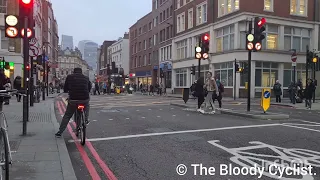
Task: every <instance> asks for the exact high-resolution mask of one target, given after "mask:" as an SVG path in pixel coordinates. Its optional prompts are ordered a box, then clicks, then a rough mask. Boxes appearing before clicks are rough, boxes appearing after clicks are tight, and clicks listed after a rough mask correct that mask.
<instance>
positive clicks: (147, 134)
mask: <svg viewBox="0 0 320 180" xmlns="http://www.w3.org/2000/svg"><path fill="white" fill-rule="evenodd" d="M280 125H281V124H279V123H277V124H260V125H248V126H231V127H222V128H211V129H194V130H185V131H170V132H162V133H146V134H135V135H126V136H115V137H105V138H92V139H87V141H108V140H116V139H129V138H139V137H150V136H161V135H172V134H183V133H195V132H209V131H222V130H233V129H246V128H256V127H271V126H280ZM69 142H74V140H69Z"/></svg>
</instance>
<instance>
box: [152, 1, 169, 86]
mask: <svg viewBox="0 0 320 180" xmlns="http://www.w3.org/2000/svg"><path fill="white" fill-rule="evenodd" d="M173 2H174V1H173V0H153V3H152V15H153V25H151V26H153V28H152V34H153V40H154V41H153V47H152V49H153V54H154V55H155V56H156V55H157V57H154V60H155V63H157V62H158V69H159V70H158V74H157V77H158V78H157V81H158V82H162V83H163V84H164V85H165V87H166V88H171V77H172V73H171V70H172V38H173V36H174V32H173V30H174V27H173V26H174V25H173V23H174V21H173V18H172V17H173V14H174V12H173V11H174V9H173ZM160 69H161V70H163V72H164V78H161V77H160V71H161V70H160Z"/></svg>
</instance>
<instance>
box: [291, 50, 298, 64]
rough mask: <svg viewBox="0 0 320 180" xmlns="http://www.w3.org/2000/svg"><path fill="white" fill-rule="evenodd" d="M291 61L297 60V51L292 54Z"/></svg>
mask: <svg viewBox="0 0 320 180" xmlns="http://www.w3.org/2000/svg"><path fill="white" fill-rule="evenodd" d="M291 61H292V62H297V54H296V53H295V52H294V53H293V54H292V55H291Z"/></svg>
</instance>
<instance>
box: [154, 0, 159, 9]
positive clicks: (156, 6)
mask: <svg viewBox="0 0 320 180" xmlns="http://www.w3.org/2000/svg"><path fill="white" fill-rule="evenodd" d="M153 7H154V9H158V0H155V1H153Z"/></svg>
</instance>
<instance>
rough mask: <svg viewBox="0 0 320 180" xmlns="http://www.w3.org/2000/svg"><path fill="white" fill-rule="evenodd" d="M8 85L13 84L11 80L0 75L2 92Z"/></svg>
mask: <svg viewBox="0 0 320 180" xmlns="http://www.w3.org/2000/svg"><path fill="white" fill-rule="evenodd" d="M7 83H11V81H10V79H9V78H7V76H6V75H4V74H1V73H0V90H5V89H6V88H5V87H4V85H5V84H7Z"/></svg>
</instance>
